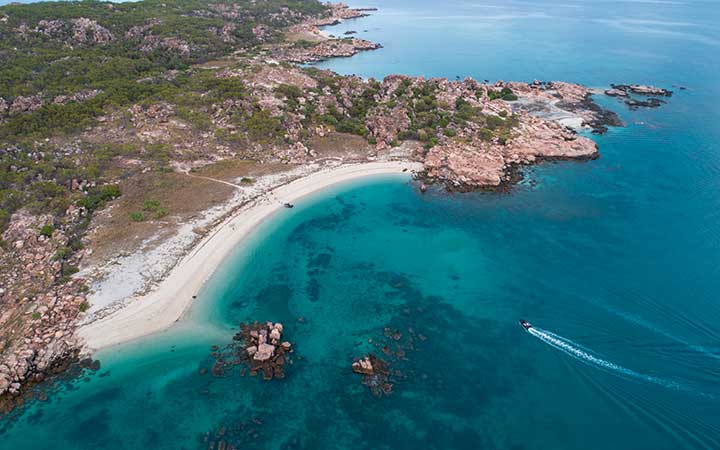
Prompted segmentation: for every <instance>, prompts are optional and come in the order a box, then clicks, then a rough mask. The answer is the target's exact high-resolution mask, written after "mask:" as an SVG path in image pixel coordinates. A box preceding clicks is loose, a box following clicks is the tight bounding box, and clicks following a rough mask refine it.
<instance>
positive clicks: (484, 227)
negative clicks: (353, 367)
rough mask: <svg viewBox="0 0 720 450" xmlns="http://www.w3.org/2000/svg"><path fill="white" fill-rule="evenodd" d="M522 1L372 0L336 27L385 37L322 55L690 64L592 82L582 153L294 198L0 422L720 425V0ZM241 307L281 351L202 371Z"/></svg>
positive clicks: (50, 425)
mask: <svg viewBox="0 0 720 450" xmlns="http://www.w3.org/2000/svg"><path fill="white" fill-rule="evenodd" d="M368 3H369V2H368ZM560 3H562V5H561V4H560ZM366 4H367V3H364V4H363V5H366ZM539 4H540V5H541V6H537V5H538V3H533V4H529V3H520V2H515V3H509V5H510V6H505V5H508V4H507V3H502V4H501V3H497V4H496V5H495V6H497V7H492V6H493V5H490V6H488V4H487V3H484V2H450V3H448V2H444V3H443V4H442V5H433V3H430V2H400V1H393V2H387V4H383V5H379V6H381V7H382V8H383V9H382V10H381V11H379V12H378V13H377V14H375V15H374V16H372V17H369V18H364V19H360V20H356V21H349V22H347V23H345V24H342V25H341V26H339V27H336V28H334V29H333V30H337V31H333V32H335V33H337V34H340V33H342V32H344V31H346V30H349V29H352V30H358V31H360V36H361V37H368V38H370V39H374V40H377V41H380V42H382V43H383V44H384V45H385V48H384V49H383V50H380V51H378V52H370V53H365V54H362V55H359V56H357V57H354V58H350V59H342V60H335V61H332V62H328V63H325V64H324V66H326V67H330V68H333V69H335V70H338V71H341V72H344V73H359V74H362V75H364V76H381V75H384V74H387V73H392V72H407V73H416V74H425V75H428V76H435V75H444V76H449V77H454V76H456V75H459V76H465V75H472V76H475V77H479V78H489V79H497V78H503V79H519V80H530V79H533V78H540V79H565V80H570V81H578V82H582V83H586V84H589V85H592V86H605V85H608V84H609V83H611V82H647V83H656V84H660V85H664V86H670V85H673V84H681V85H683V86H687V88H688V89H687V90H684V91H679V90H678V91H677V92H676V95H674V96H673V97H672V98H671V99H670V100H669V102H668V105H666V106H664V107H663V108H661V109H658V110H644V111H636V112H630V111H628V110H626V109H625V108H624V107H622V105H620V104H618V103H616V102H615V101H613V100H609V101H606V104H607V105H608V106H610V107H612V108H614V109H616V110H617V111H618V112H620V113H621V115H622V116H623V118H624V119H625V120H626V122H627V123H628V127H627V128H622V129H614V130H611V131H610V132H609V133H608V134H607V135H604V136H600V137H594V138H595V139H596V140H597V142H598V144H599V145H600V148H601V152H602V158H601V159H599V160H597V161H592V162H588V163H559V164H545V165H542V166H540V167H536V168H531V169H529V170H528V171H527V172H526V178H525V181H523V182H522V183H521V184H520V185H518V186H517V187H515V188H513V189H512V190H511V192H510V193H492V194H491V193H476V194H463V195H459V194H447V193H443V192H441V191H432V192H429V193H427V194H425V195H421V194H419V193H417V192H416V191H415V189H414V188H413V186H412V185H411V184H409V183H408V181H407V180H406V179H405V178H402V177H384V178H375V179H372V180H365V181H362V182H357V183H353V184H352V185H343V186H340V187H337V188H334V189H331V190H329V191H327V192H324V193H321V194H318V195H315V196H313V197H311V198H307V199H304V200H302V201H300V202H298V206H297V207H296V208H294V209H293V210H283V211H281V212H280V213H279V214H278V215H276V216H275V217H274V218H273V219H272V220H271V221H269V222H268V223H266V224H264V225H263V227H262V228H261V229H260V230H258V232H257V233H256V234H255V236H253V238H252V239H251V240H250V241H249V242H248V244H247V246H246V247H243V248H241V249H237V251H236V252H235V254H233V255H232V257H231V258H229V260H228V261H227V262H226V264H225V265H224V266H223V267H222V268H221V269H220V270H219V271H218V272H217V273H216V275H215V276H214V278H213V279H212V280H211V282H210V283H209V285H208V286H206V288H205V289H204V291H203V292H202V294H201V295H200V298H199V301H198V302H197V303H196V305H195V306H194V308H193V310H192V311H191V314H190V317H189V319H188V320H186V321H183V322H181V323H180V324H178V326H177V327H175V328H174V329H173V330H171V331H169V332H167V333H164V334H162V335H160V336H157V337H153V338H150V339H146V340H143V341H140V342H137V343H133V344H130V345H127V346H124V347H122V348H119V349H113V350H111V351H106V352H103V353H102V354H101V355H99V356H100V358H101V360H102V362H103V368H102V369H101V371H100V373H99V374H97V375H94V376H92V377H89V378H88V379H86V380H80V381H77V382H74V383H72V384H71V385H70V386H69V387H66V388H64V389H63V390H62V391H61V392H59V393H57V394H56V395H53V396H51V398H50V400H49V401H48V402H37V403H33V404H32V405H30V406H29V407H27V408H25V409H24V410H22V411H20V412H19V413H18V414H16V415H15V416H14V417H13V418H12V420H10V419H5V420H4V421H3V422H1V423H0V448H1V449H3V450H4V449H20V448H22V449H41V448H42V449H46V448H59V449H105V448H107V449H135V448H153V449H196V448H207V447H208V444H207V443H205V442H204V441H203V439H204V434H205V433H207V432H210V433H212V435H215V434H216V433H218V431H219V430H220V429H221V428H223V427H224V429H225V437H224V439H225V440H227V441H230V442H232V443H234V444H236V445H237V446H238V447H239V448H503V449H574V448H584V449H606V448H613V449H646V448H647V449H681V448H688V449H689V448H720V407H719V405H720V388H719V387H718V383H717V380H718V377H719V376H720V327H719V326H718V325H717V324H718V323H720V306H718V302H717V293H718V292H720V213H718V211H720V195H719V194H720V146H719V145H718V138H720V128H719V127H718V125H717V124H718V120H719V119H720V110H719V108H718V106H717V105H718V101H719V100H720V87H718V85H717V76H716V74H717V73H718V69H719V68H720V58H718V49H719V46H720V43H718V42H717V40H718V39H720V33H718V26H717V19H718V18H720V17H719V16H720V12H719V11H718V9H719V8H720V7H718V6H716V4H715V3H711V2H673V1H667V2H660V1H657V2H655V1H651V0H647V1H642V2H640V1H636V2H622V1H602V2H593V4H592V6H589V5H586V4H584V3H581V2H577V1H573V0H563V1H562V2H560V1H559V0H558V1H557V2H542V3H539ZM501 5H503V6H501ZM410 7H412V10H409V9H408V8H410ZM365 29H367V30H368V32H367V33H363V32H362V30H365ZM300 317H302V318H303V319H304V320H303V321H301V322H299V321H298V318H300ZM519 318H525V319H527V320H529V321H531V322H532V323H533V324H535V325H536V326H537V327H539V328H540V331H538V332H537V333H535V334H530V333H527V332H524V331H523V329H522V328H521V327H520V326H518V324H517V320H518V319H519ZM248 319H259V320H273V321H282V322H284V323H285V324H286V330H287V331H286V334H287V336H288V337H289V338H290V339H292V340H293V341H294V342H295V343H296V346H297V352H296V358H295V362H294V364H293V365H292V366H290V367H289V368H288V370H287V374H288V377H287V378H286V379H285V380H275V381H273V382H262V381H261V380H259V379H255V378H251V377H240V376H238V375H237V374H236V375H234V376H229V377H227V378H222V379H218V378H213V377H211V376H210V375H209V374H201V373H200V372H199V369H200V368H202V367H205V368H209V367H210V366H211V363H212V360H211V358H210V346H211V345H213V344H219V345H222V344H225V343H228V342H230V340H231V337H232V334H233V329H234V327H235V326H237V324H238V322H240V321H242V320H248ZM385 327H390V328H392V329H393V330H398V331H399V332H401V333H402V337H401V339H400V340H399V341H393V340H392V339H387V338H385V337H384V332H383V330H384V328H385ZM421 335H422V336H421ZM423 338H424V339H423ZM369 340H372V343H369V342H368V341H369ZM378 342H381V343H382V344H381V346H383V345H386V344H387V345H388V346H389V347H390V348H391V350H393V351H396V346H397V345H398V344H399V345H402V346H403V350H404V351H405V357H404V359H400V360H399V361H395V358H393V361H394V367H395V368H397V369H399V370H401V371H402V373H403V376H399V377H397V378H398V380H397V382H396V384H395V386H394V393H393V394H392V395H391V396H389V397H386V398H381V399H376V398H374V397H373V396H372V395H371V394H370V392H369V391H368V390H367V389H366V388H365V387H363V386H361V385H360V383H359V379H358V378H357V377H356V376H354V375H353V374H352V373H350V371H349V364H350V362H351V361H352V358H353V357H357V356H361V355H362V354H363V353H365V352H366V351H368V350H371V349H374V351H376V352H377V353H379V354H381V353H382V351H381V350H380V349H377V348H375V344H377V343H378ZM298 356H302V359H300V358H298ZM100 375H103V376H100ZM253 419H256V420H255V421H253Z"/></svg>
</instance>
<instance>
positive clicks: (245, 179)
mask: <svg viewBox="0 0 720 450" xmlns="http://www.w3.org/2000/svg"><path fill="white" fill-rule="evenodd" d="M240 182H241V183H243V184H252V183H254V182H255V180H253V179H252V178H250V177H242V178H240Z"/></svg>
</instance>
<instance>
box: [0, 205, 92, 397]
mask: <svg viewBox="0 0 720 450" xmlns="http://www.w3.org/2000/svg"><path fill="white" fill-rule="evenodd" d="M71 208H73V209H75V210H76V211H69V212H68V213H67V214H66V215H67V216H68V217H70V218H72V217H79V214H80V213H81V212H80V211H78V210H77V208H75V207H71ZM48 223H52V217H51V216H49V215H48V216H34V215H32V214H29V213H27V212H24V211H21V212H18V213H15V214H14V215H13V216H12V219H11V221H10V224H9V226H8V227H7V229H6V230H5V232H4V233H3V235H2V238H3V240H4V241H6V242H8V243H10V245H9V248H7V249H1V248H0V265H2V267H3V269H4V270H3V271H2V272H0V277H1V279H0V286H2V288H0V311H1V313H0V347H2V348H4V349H5V350H4V351H3V352H2V353H1V354H0V397H2V395H3V394H11V395H17V394H19V393H20V390H21V386H22V385H23V384H24V383H25V382H26V381H28V380H37V379H42V377H43V376H44V375H45V372H46V371H47V370H48V369H49V368H51V367H52V366H53V365H55V364H56V363H57V362H58V361H61V360H63V359H67V358H71V357H74V356H75V355H76V354H77V349H78V348H79V342H78V341H77V340H76V338H75V337H74V335H73V333H74V327H75V321H76V319H77V317H78V315H79V314H80V311H81V309H82V308H83V305H87V303H86V298H85V294H84V293H83V292H85V291H86V290H87V285H86V282H85V280H83V279H80V278H77V279H72V280H69V281H63V282H60V281H58V280H59V277H60V274H61V269H62V265H63V264H77V262H78V260H79V258H80V257H81V255H77V256H74V257H73V258H71V259H70V260H65V261H61V260H59V259H58V258H57V257H56V255H57V254H58V250H59V249H60V248H64V247H65V246H66V245H67V241H68V238H67V237H66V235H65V232H64V230H63V228H62V227H57V228H56V229H55V230H54V231H53V232H52V235H51V236H48V235H47V234H45V235H43V234H40V231H39V230H40V228H41V227H43V226H44V225H46V224H48Z"/></svg>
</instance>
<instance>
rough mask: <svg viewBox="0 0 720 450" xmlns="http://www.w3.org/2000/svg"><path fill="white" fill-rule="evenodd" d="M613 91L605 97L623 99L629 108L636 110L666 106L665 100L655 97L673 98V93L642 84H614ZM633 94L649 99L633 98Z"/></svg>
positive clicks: (608, 92) (607, 92)
mask: <svg viewBox="0 0 720 450" xmlns="http://www.w3.org/2000/svg"><path fill="white" fill-rule="evenodd" d="M611 86H612V88H611V89H607V90H606V91H605V95H608V96H610V97H618V98H622V99H623V103H625V104H626V105H627V106H628V108H630V109H631V110H636V109H638V108H657V107H660V106H662V105H664V104H665V100H661V99H659V98H655V97H671V96H672V94H673V92H672V91H670V90H667V89H664V88H659V87H655V86H645V85H640V84H613V85H611ZM631 94H634V95H639V96H641V97H649V96H653V97H651V98H647V99H637V98H632V97H631Z"/></svg>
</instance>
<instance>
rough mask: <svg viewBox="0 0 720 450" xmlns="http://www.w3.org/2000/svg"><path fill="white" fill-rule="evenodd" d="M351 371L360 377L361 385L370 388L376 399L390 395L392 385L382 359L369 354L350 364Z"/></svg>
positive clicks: (388, 370)
mask: <svg viewBox="0 0 720 450" xmlns="http://www.w3.org/2000/svg"><path fill="white" fill-rule="evenodd" d="M352 371H353V372H355V373H357V374H360V375H362V384H363V385H365V386H367V387H368V388H370V391H371V392H372V393H373V395H374V396H376V397H381V396H383V395H390V394H391V393H392V388H393V384H392V383H390V368H389V367H388V364H387V363H386V362H385V361H383V360H382V359H380V358H378V357H376V356H375V355H374V354H372V353H370V354H368V355H365V356H363V357H362V358H361V359H359V360H356V361H354V362H353V363H352Z"/></svg>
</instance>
